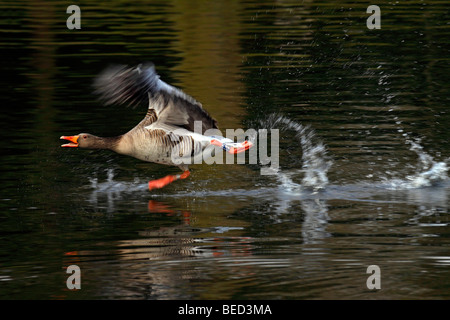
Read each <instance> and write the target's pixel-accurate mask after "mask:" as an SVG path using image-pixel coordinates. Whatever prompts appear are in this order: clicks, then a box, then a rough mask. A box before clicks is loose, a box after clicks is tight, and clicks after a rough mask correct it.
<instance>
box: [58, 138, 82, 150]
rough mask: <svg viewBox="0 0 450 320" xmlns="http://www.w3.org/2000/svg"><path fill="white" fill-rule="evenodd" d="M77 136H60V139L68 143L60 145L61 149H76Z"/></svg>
mask: <svg viewBox="0 0 450 320" xmlns="http://www.w3.org/2000/svg"><path fill="white" fill-rule="evenodd" d="M78 137H79V136H61V137H60V139H63V140H67V141H70V142H69V143H66V144H63V145H61V147H69V148H78Z"/></svg>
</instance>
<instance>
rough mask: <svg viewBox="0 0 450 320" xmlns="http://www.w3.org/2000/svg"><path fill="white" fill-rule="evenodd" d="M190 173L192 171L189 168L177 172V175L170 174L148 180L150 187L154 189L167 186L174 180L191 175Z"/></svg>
mask: <svg viewBox="0 0 450 320" xmlns="http://www.w3.org/2000/svg"><path fill="white" fill-rule="evenodd" d="M190 174H191V172H190V171H189V170H185V171H184V172H183V173H182V174H175V175H172V174H169V175H168V176H165V177H164V178H160V179H156V180H151V181H149V182H148V189H149V190H153V189H160V188H163V187H165V186H167V185H168V184H169V183H172V182H174V181H175V180H178V179H186V178H187V177H189V175H190Z"/></svg>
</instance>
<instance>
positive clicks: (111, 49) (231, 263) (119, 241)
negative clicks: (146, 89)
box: [0, 0, 450, 299]
mask: <svg viewBox="0 0 450 320" xmlns="http://www.w3.org/2000/svg"><path fill="white" fill-rule="evenodd" d="M78 5H79V6H80V7H81V11H82V28H81V29H80V30H77V31H70V32H69V31H68V30H67V29H66V27H65V21H66V19H67V14H66V3H64V2H61V1H52V2H48V1H47V2H42V1H39V2H36V1H34V2H31V1H22V2H17V3H14V4H12V3H2V4H1V5H0V7H1V8H0V9H2V10H0V11H1V12H3V15H2V19H0V25H1V28H0V34H1V39H2V40H1V41H0V47H1V49H2V59H1V61H0V65H1V68H2V72H3V74H4V79H5V80H4V83H3V85H2V86H0V99H1V100H2V101H1V103H2V105H4V106H9V108H8V109H5V112H3V113H2V114H1V115H0V124H1V126H2V128H3V130H2V139H0V148H1V149H2V150H3V151H4V153H3V155H2V157H1V158H0V170H1V175H0V177H1V178H0V179H1V181H0V182H1V186H2V196H1V197H0V238H1V242H0V243H1V245H0V297H1V298H6V299H10V298H15V299H27V298H29V299H36V298H48V299H92V298H100V299H106V298H128V299H180V298H186V299H336V298H338V299H340V298H345V299H353V298H357V299H361V298H362V299H366V298H368V299H373V298H375V299H389V298H396V299H405V298H412V299H428V298H438V299H441V298H444V299H445V298H448V297H449V292H448V281H446V279H449V272H448V266H449V261H450V258H449V255H448V250H447V248H448V241H449V240H448V239H449V238H448V235H449V227H450V226H449V218H448V210H449V191H450V181H449V179H448V165H449V159H450V155H449V151H450V149H449V145H448V137H449V134H450V131H449V128H450V126H449V123H450V122H449V120H450V119H449V113H448V110H447V103H446V102H447V101H448V82H449V79H448V74H449V72H448V71H449V70H448V63H447V62H448V61H447V58H446V57H447V56H448V54H449V51H448V44H449V40H448V37H447V36H446V32H447V31H446V30H447V28H446V21H448V10H446V8H445V7H444V2H441V1H432V2H417V3H411V2H401V3H400V2H399V3H397V2H389V3H384V4H383V3H379V4H378V5H379V6H380V7H381V9H382V27H381V29H380V30H367V28H366V18H367V14H366V9H367V3H365V2H352V3H335V2H326V1H301V2H299V1H290V0H283V1H277V2H272V1H263V2H261V1H224V2H221V3H217V2H204V1H159V0H158V1H156V0H155V1H137V2H134V3H132V4H131V3H126V4H125V3H123V2H122V1H111V2H110V3H109V4H108V6H105V4H104V3H93V2H90V1H89V2H88V1H81V2H80V3H78ZM149 60H150V61H153V62H154V63H155V64H156V66H157V68H158V72H159V73H160V74H161V77H162V78H163V79H164V80H165V81H167V82H168V83H171V84H173V85H176V86H178V87H180V88H181V89H183V91H185V92H186V93H189V94H190V95H192V96H193V97H194V98H196V99H197V100H199V101H201V102H202V103H203V106H204V107H205V108H206V109H207V110H208V111H210V112H211V114H212V115H213V116H214V117H216V118H217V119H218V120H219V125H220V128H221V130H223V129H227V128H233V129H237V128H241V127H242V128H255V129H259V128H267V129H270V128H278V129H279V130H280V168H279V170H278V172H277V173H276V174H275V175H267V176H262V175H260V169H261V165H259V164H250V165H237V164H226V165H211V166H208V165H203V166H194V167H193V170H192V174H191V176H190V177H189V179H186V180H183V181H177V182H174V183H173V184H171V185H170V186H168V187H166V188H164V189H162V190H156V191H154V192H149V191H148V189H147V183H148V181H149V180H151V179H154V178H155V177H161V176H163V175H165V174H169V173H173V172H176V170H177V169H172V168H168V167H163V166H158V165H152V164H146V163H142V162H139V161H136V160H135V159H132V158H127V157H123V156H120V155H116V154H112V153H109V152H107V151H89V150H61V148H60V147H59V140H58V138H59V136H61V134H63V133H66V132H67V130H69V129H70V131H73V132H86V131H88V132H92V133H93V134H97V135H100V136H112V135H117V134H121V133H124V132H126V131H128V130H129V129H130V128H131V127H133V126H134V125H135V124H136V123H137V122H138V121H140V120H141V118H142V117H143V116H144V114H145V110H128V109H122V108H118V107H117V108H115V107H113V108H108V109H105V108H103V107H101V106H99V104H98V103H97V101H95V97H94V96H93V95H92V94H91V91H92V89H91V86H90V84H91V82H92V80H93V79H94V77H95V75H96V74H97V73H98V72H99V71H101V70H103V69H104V68H105V67H106V66H107V65H108V64H114V63H118V64H129V65H136V64H138V63H142V62H145V61H149ZM6 80H7V81H6ZM71 264H76V265H78V266H80V268H81V270H82V279H81V281H82V289H81V290H79V291H69V290H68V289H67V288H66V286H65V281H66V279H67V278H66V277H67V274H66V273H65V268H66V267H67V266H69V265H71ZM372 264H376V265H379V266H380V268H381V270H382V289H381V290H379V291H370V290H368V289H367V287H366V285H365V284H366V280H367V274H366V269H367V266H369V265H372Z"/></svg>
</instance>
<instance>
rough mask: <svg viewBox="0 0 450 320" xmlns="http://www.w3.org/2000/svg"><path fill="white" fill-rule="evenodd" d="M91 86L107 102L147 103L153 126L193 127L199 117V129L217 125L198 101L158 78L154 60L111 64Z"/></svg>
mask: <svg viewBox="0 0 450 320" xmlns="http://www.w3.org/2000/svg"><path fill="white" fill-rule="evenodd" d="M94 87H95V88H96V93H97V94H99V95H100V99H101V100H102V101H103V103H104V104H106V105H111V104H125V105H128V106H131V107H136V106H138V105H142V104H148V108H149V112H148V114H153V115H154V117H155V120H154V122H153V123H152V124H151V126H152V127H154V128H155V129H156V128H161V129H164V127H165V126H167V125H169V126H170V127H173V126H175V127H180V128H184V129H187V130H189V131H194V122H195V121H201V123H202V133H203V132H205V130H208V129H218V126H217V121H216V120H215V119H214V118H212V117H211V116H210V115H209V113H208V112H207V111H206V110H204V109H203V107H202V105H201V103H199V102H197V101H196V100H195V99H194V98H192V97H191V96H189V95H187V94H185V93H184V92H182V91H181V90H179V89H177V88H175V87H173V86H171V85H169V84H167V83H165V82H164V81H162V80H161V79H160V78H159V75H158V74H157V73H156V71H155V67H154V65H153V64H151V63H149V64H141V65H139V66H137V67H132V68H130V67H128V66H124V65H118V66H112V67H109V68H107V69H106V70H104V71H103V72H102V73H101V74H100V75H99V76H98V77H97V79H96V80H95V82H94Z"/></svg>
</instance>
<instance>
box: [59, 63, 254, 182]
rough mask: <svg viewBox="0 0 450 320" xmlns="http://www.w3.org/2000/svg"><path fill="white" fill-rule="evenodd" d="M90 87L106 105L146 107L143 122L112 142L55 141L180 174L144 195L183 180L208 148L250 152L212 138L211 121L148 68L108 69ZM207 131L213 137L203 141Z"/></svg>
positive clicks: (213, 124) (214, 125)
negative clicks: (104, 151)
mask: <svg viewBox="0 0 450 320" xmlns="http://www.w3.org/2000/svg"><path fill="white" fill-rule="evenodd" d="M94 85H95V87H96V92H97V93H98V94H99V95H100V98H101V100H103V102H104V104H106V105H112V104H125V105H128V106H130V107H136V106H139V105H147V106H148V110H147V113H146V115H145V117H144V119H142V121H141V122H140V123H138V124H137V125H136V126H135V127H134V128H132V129H131V130H130V131H128V132H127V133H125V134H122V135H120V136H116V137H97V136H94V135H92V134H88V133H80V134H78V135H74V136H61V139H64V140H67V141H69V143H66V144H63V145H62V147H79V148H87V149H109V150H112V151H114V152H117V153H119V154H123V155H128V156H132V157H134V158H137V159H139V160H142V161H146V162H153V163H158V164H164V165H170V166H178V167H179V168H180V169H181V170H182V171H183V174H181V175H169V176H166V177H164V178H161V179H158V180H153V181H150V182H149V189H150V190H151V189H154V188H161V187H163V186H165V185H167V184H169V183H170V182H172V181H174V180H177V179H184V178H186V177H188V176H189V167H188V166H189V164H190V163H199V161H201V159H204V158H205V156H206V157H207V156H208V155H211V154H212V150H211V149H212V148H214V146H218V147H221V148H223V149H224V150H226V151H228V152H230V153H239V152H243V151H245V150H247V149H248V148H250V147H251V146H252V145H251V143H250V142H248V141H244V142H243V143H233V141H232V140H230V139H226V138H224V137H221V136H220V135H218V134H217V133H216V132H218V125H217V121H216V120H215V119H214V118H212V117H211V116H210V115H209V113H208V112H207V111H206V110H204V109H203V107H202V105H201V104H200V103H199V102H197V101H196V100H195V99H193V98H192V97H190V96H188V95H187V94H185V93H183V92H182V91H181V90H179V89H177V88H175V87H173V86H171V85H169V84H167V83H165V82H164V81H162V80H161V79H160V78H159V76H158V75H157V73H156V72H155V68H154V66H153V64H148V65H139V66H137V67H132V68H129V67H127V66H115V67H110V68H108V69H106V70H105V71H104V72H102V73H101V74H100V75H99V77H98V78H97V79H96V81H95V83H94ZM207 130H208V131H209V132H213V134H215V135H210V134H208V135H204V134H203V133H204V132H205V131H207ZM215 130H216V132H214V131H215ZM219 134H220V133H219ZM206 151H207V152H206Z"/></svg>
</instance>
